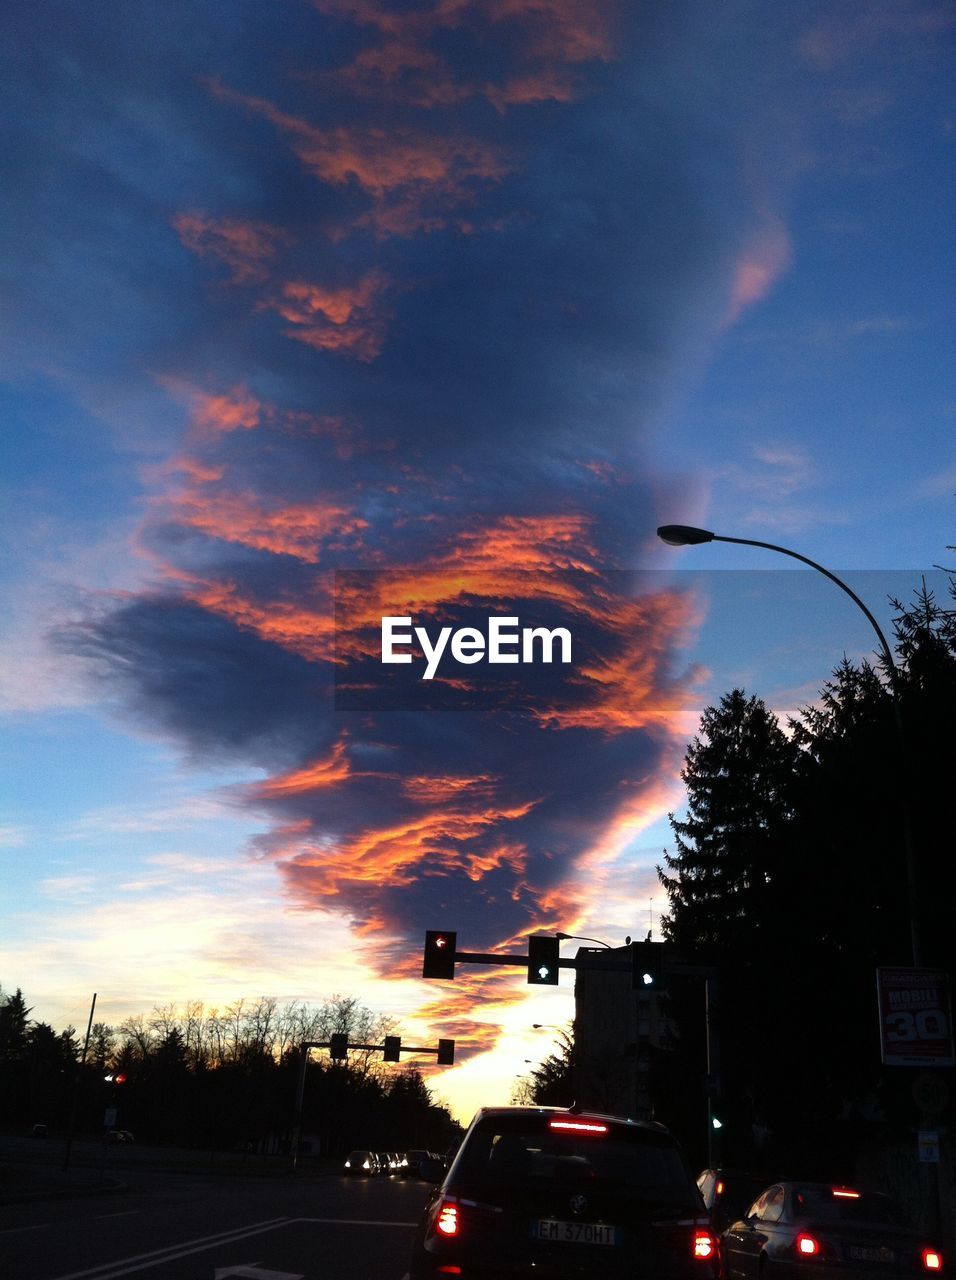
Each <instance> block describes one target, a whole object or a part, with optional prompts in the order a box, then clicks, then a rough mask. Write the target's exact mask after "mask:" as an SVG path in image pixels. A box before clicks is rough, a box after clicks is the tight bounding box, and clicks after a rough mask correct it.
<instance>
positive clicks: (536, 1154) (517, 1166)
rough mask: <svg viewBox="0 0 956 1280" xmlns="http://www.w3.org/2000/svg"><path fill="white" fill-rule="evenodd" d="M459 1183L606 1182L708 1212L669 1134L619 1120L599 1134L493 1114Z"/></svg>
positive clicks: (457, 1172)
mask: <svg viewBox="0 0 956 1280" xmlns="http://www.w3.org/2000/svg"><path fill="white" fill-rule="evenodd" d="M452 1180H453V1181H455V1182H456V1183H457V1182H459V1181H466V1182H469V1183H476V1184H479V1185H481V1184H488V1183H493V1184H494V1185H495V1186H497V1187H512V1188H514V1189H519V1188H531V1187H533V1186H535V1185H544V1184H546V1183H553V1182H555V1181H559V1182H567V1183H578V1182H587V1183H590V1184H591V1185H594V1184H596V1183H600V1184H601V1185H602V1186H604V1187H605V1188H610V1187H614V1188H615V1189H616V1190H619V1191H625V1192H627V1194H628V1195H629V1196H631V1197H633V1198H634V1199H637V1200H645V1201H651V1202H654V1203H664V1204H677V1205H682V1206H685V1207H687V1208H694V1209H697V1208H699V1207H700V1206H699V1196H698V1191H697V1186H696V1183H695V1182H694V1180H693V1178H692V1177H691V1175H690V1173H689V1171H688V1169H687V1167H686V1165H685V1164H684V1160H683V1157H682V1155H681V1153H680V1150H679V1149H678V1147H677V1146H676V1145H675V1143H674V1141H673V1139H672V1138H670V1136H669V1135H668V1134H663V1133H656V1132H654V1131H653V1130H647V1129H640V1128H637V1127H634V1128H631V1127H630V1126H628V1125H620V1124H614V1123H609V1124H608V1125H607V1131H606V1132H604V1133H600V1132H597V1133H594V1132H577V1131H574V1130H570V1131H568V1130H564V1131H560V1130H555V1129H552V1128H551V1127H550V1125H549V1118H548V1117H543V1118H538V1117H530V1118H529V1117H509V1116H505V1117H490V1118H489V1119H488V1120H486V1121H482V1122H480V1123H479V1124H478V1125H476V1127H475V1128H474V1129H473V1130H472V1132H471V1134H470V1135H469V1137H468V1139H467V1140H466V1142H465V1144H464V1146H463V1147H462V1149H461V1151H460V1153H459V1157H458V1160H457V1161H456V1163H455V1167H454V1169H453V1171H452Z"/></svg>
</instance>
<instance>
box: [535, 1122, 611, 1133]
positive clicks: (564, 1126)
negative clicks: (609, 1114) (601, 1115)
mask: <svg viewBox="0 0 956 1280" xmlns="http://www.w3.org/2000/svg"><path fill="white" fill-rule="evenodd" d="M548 1128H549V1129H557V1130H558V1132H559V1133H607V1125H606V1124H598V1123H597V1122H596V1121H594V1120H552V1121H551V1122H550V1124H549V1125H548Z"/></svg>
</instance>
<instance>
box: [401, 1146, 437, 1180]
mask: <svg viewBox="0 0 956 1280" xmlns="http://www.w3.org/2000/svg"><path fill="white" fill-rule="evenodd" d="M430 1159H431V1153H430V1152H428V1151H425V1150H424V1149H423V1148H421V1147H412V1149H411V1150H410V1151H406V1152H405V1167H406V1169H407V1171H408V1172H409V1173H410V1174H412V1175H414V1177H416V1178H417V1177H420V1176H421V1174H420V1170H421V1166H422V1161H423V1160H430Z"/></svg>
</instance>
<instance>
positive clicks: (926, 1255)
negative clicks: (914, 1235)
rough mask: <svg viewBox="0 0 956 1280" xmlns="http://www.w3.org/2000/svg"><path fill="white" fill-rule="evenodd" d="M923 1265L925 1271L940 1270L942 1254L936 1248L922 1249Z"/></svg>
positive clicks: (941, 1267)
mask: <svg viewBox="0 0 956 1280" xmlns="http://www.w3.org/2000/svg"><path fill="white" fill-rule="evenodd" d="M923 1266H924V1267H925V1268H926V1270H927V1271H942V1269H943V1255H942V1254H941V1253H940V1252H939V1251H938V1250H937V1249H924V1250H923Z"/></svg>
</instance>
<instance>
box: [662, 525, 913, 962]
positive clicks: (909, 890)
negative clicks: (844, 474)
mask: <svg viewBox="0 0 956 1280" xmlns="http://www.w3.org/2000/svg"><path fill="white" fill-rule="evenodd" d="M657 536H658V537H659V538H660V539H661V541H662V542H666V543H667V545H668V546H670V547H688V546H697V545H699V544H700V543H703V542H734V543H737V544H739V545H740V546H744V547H763V548H764V549H765V550H767V551H777V552H779V553H780V554H781V555H784V556H790V558H791V559H792V560H799V561H800V562H801V563H802V564H806V565H809V566H810V568H811V569H816V571H817V572H818V573H822V574H823V576H824V577H825V578H829V579H830V581H831V582H834V583H836V585H837V586H838V587H839V588H840V590H841V591H844V592H846V594H847V595H848V596H849V597H850V599H851V600H852V601H853V603H854V604H855V605H856V606H857V608H858V609H859V610H860V611H861V612H862V613H863V614H864V616H865V617H866V619H867V621H868V622H869V624H870V626H871V627H872V628H873V630H874V631H875V633H876V636H877V639H878V640H879V642H880V653H881V656H882V658H883V661H884V663H885V664H886V669H887V672H888V674H889V678H890V694H891V697H892V702H893V723H894V725H895V728H896V738H897V750H898V753H899V768H900V770H901V771H902V772H903V773H904V774H906V775H907V776H904V777H903V778H901V779H900V780H899V791H898V798H899V804H900V816H901V819H902V824H903V847H904V851H905V856H906V900H907V907H908V913H909V933H910V950H911V954H912V958H913V967H914V968H916V969H918V968H919V967H920V963H921V958H922V957H921V949H920V934H919V911H918V897H917V890H916V848H915V844H914V841H913V827H912V822H911V820H910V797H909V779H908V753H907V749H906V735H905V732H904V729H903V713H902V708H901V705H900V673H899V668H898V667H897V665H896V661H895V659H894V658H893V650H892V649H891V648H890V646H889V644H888V643H887V639H886V636H885V635H884V634H883V632H882V630H881V628H880V624H879V623H878V622H877V620H876V619H875V618H874V617H873V614H872V613H871V612H870V610H869V609H868V608H867V607H866V605H865V604H864V603H863V601H862V600H861V599H860V597H859V596H858V595H857V594H856V592H855V591H853V590H852V589H851V588H850V587H848V586H847V584H846V583H845V582H844V581H843V579H842V578H838V577H837V575H836V574H835V573H831V572H830V570H829V569H825V568H824V567H823V565H822V564H817V562H816V561H815V560H811V559H810V558H809V556H804V555H801V554H800V552H799V551H791V550H790V548H789V547H778V546H777V545H776V544H775V543H773V542H760V541H758V540H756V539H755V538H729V537H726V536H724V535H722V534H719V533H711V531H710V530H709V529H697V528H695V527H694V526H693V525H686V524H664V525H661V526H660V528H659V529H658V530H657Z"/></svg>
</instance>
